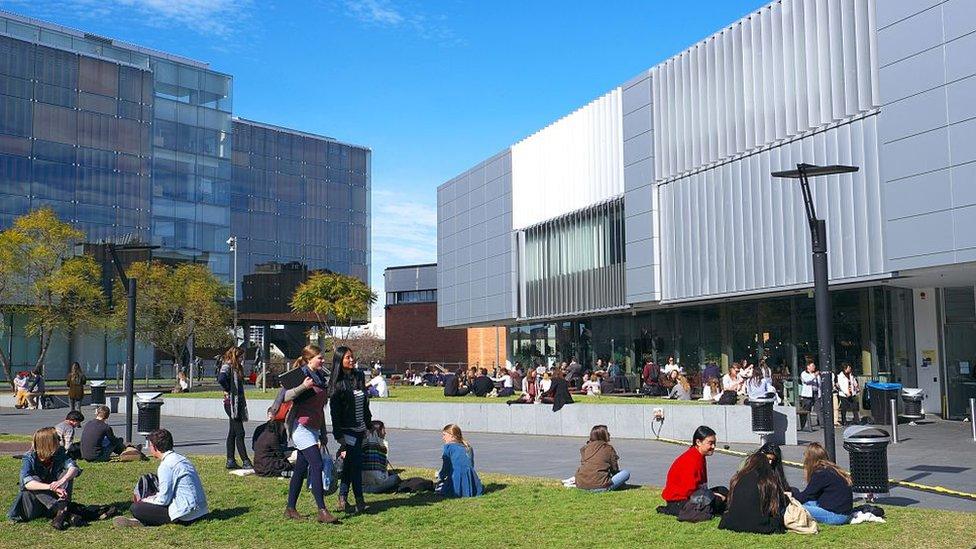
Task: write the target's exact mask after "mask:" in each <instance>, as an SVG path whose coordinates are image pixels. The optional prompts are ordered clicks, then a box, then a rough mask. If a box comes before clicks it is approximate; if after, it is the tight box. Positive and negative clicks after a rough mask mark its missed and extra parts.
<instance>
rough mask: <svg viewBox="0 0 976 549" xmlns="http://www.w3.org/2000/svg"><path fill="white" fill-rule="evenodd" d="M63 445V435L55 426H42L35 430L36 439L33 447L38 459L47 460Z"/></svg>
mask: <svg viewBox="0 0 976 549" xmlns="http://www.w3.org/2000/svg"><path fill="white" fill-rule="evenodd" d="M60 447H61V437H60V436H59V435H58V432H57V431H56V430H54V427H41V428H40V429H38V430H36V431H34V441H33V444H32V445H31V448H32V449H33V450H34V453H35V454H37V459H39V460H41V461H47V460H49V459H51V457H52V456H54V453H55V452H57V451H58V448H60Z"/></svg>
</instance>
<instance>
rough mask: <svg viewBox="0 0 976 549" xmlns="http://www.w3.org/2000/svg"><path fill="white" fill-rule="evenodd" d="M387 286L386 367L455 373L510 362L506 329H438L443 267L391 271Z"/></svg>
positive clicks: (428, 266)
mask: <svg viewBox="0 0 976 549" xmlns="http://www.w3.org/2000/svg"><path fill="white" fill-rule="evenodd" d="M383 278H384V284H385V286H386V306H385V310H386V365H387V366H388V367H390V368H392V369H394V370H396V371H403V370H404V369H406V368H407V367H408V365H409V364H410V363H438V364H441V365H443V366H446V367H449V368H452V369H453V368H456V367H457V366H459V365H462V364H464V365H468V364H472V365H479V366H483V367H486V368H492V367H493V366H494V365H495V364H496V363H497V362H501V363H503V362H504V361H505V349H506V344H505V341H506V340H505V335H506V331H505V329H504V328H468V329H464V328H462V329H449V328H438V327H437V265H436V264H433V263H431V264H427V265H405V266H401V267H390V268H388V269H386V271H385V272H384V273H383ZM417 366H419V364H417Z"/></svg>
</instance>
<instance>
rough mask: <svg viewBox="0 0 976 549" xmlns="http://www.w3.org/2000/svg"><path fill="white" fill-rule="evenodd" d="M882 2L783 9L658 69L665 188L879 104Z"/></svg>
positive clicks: (657, 117)
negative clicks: (877, 17)
mask: <svg viewBox="0 0 976 549" xmlns="http://www.w3.org/2000/svg"><path fill="white" fill-rule="evenodd" d="M874 9H875V0H837V1H832V2H827V1H826V0H781V1H780V2H774V3H772V4H770V5H768V6H766V7H764V8H761V9H760V10H759V11H757V12H755V13H753V14H752V15H750V16H748V17H745V18H743V19H741V20H739V21H738V22H736V23H734V24H733V25H732V26H730V27H728V28H726V29H724V30H722V31H721V32H719V33H717V34H715V35H713V36H711V37H709V38H707V39H705V40H703V41H702V42H700V43H698V44H696V45H695V46H693V47H692V48H689V49H688V50H685V51H684V52H682V53H680V54H678V55H677V56H675V57H673V58H671V59H668V60H667V61H665V62H664V63H662V64H660V65H658V66H656V67H654V68H653V69H651V73H652V78H653V79H654V129H655V153H656V154H655V176H656V177H657V180H658V181H665V180H669V179H672V178H675V177H678V176H681V175H682V174H687V173H689V172H691V171H694V170H698V169H701V168H703V167H707V166H709V165H712V164H714V163H716V162H722V161H725V160H728V159H729V158H732V157H735V156H737V155H741V154H744V153H749V152H751V151H755V150H757V149H759V148H762V147H767V146H769V145H771V144H773V143H775V142H777V141H781V140H783V139H789V138H792V137H795V136H798V135H801V134H804V133H806V132H809V131H811V130H814V129H816V128H819V127H821V126H824V125H826V124H831V123H835V122H838V121H841V120H844V119H847V118H849V117H852V116H855V115H857V114H859V113H862V112H865V111H869V110H871V109H873V108H875V107H877V106H878V105H879V104H880V99H879V97H878V95H879V94H878V84H877V80H878V78H877V72H878V68H877V67H878V65H877V60H878V56H877V52H876V51H875V50H876V46H875V43H876V39H875V34H876V31H875V22H874V17H873V13H874Z"/></svg>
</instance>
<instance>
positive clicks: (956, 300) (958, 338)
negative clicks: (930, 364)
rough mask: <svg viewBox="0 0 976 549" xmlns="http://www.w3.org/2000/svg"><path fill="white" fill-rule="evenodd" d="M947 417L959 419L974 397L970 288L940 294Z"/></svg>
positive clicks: (974, 310)
mask: <svg viewBox="0 0 976 549" xmlns="http://www.w3.org/2000/svg"><path fill="white" fill-rule="evenodd" d="M942 304H943V311H944V319H945V322H944V330H945V332H944V333H945V356H946V362H945V380H946V381H945V383H946V400H947V401H948V402H947V403H948V416H949V418H950V419H963V418H965V417H966V416H967V414H968V413H969V399H970V398H974V397H976V295H974V292H973V288H972V287H963V288H945V289H944V290H943V291H942Z"/></svg>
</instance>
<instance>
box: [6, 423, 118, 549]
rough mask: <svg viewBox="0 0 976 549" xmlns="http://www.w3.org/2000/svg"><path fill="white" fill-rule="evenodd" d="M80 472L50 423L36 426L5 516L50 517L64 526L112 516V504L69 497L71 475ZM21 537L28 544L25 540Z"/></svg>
mask: <svg viewBox="0 0 976 549" xmlns="http://www.w3.org/2000/svg"><path fill="white" fill-rule="evenodd" d="M80 474H81V469H79V468H78V466H77V465H75V462H74V460H73V459H71V458H70V457H69V456H68V453H67V452H65V450H64V447H63V446H61V439H60V438H59V437H58V433H57V431H55V430H54V427H44V428H41V429H38V430H37V431H35V432H34V439H33V443H32V445H31V449H30V451H29V452H27V453H26V454H24V457H23V459H22V460H21V466H20V492H18V494H17V497H16V498H15V499H14V503H13V505H11V506H10V510H9V511H7V518H8V519H10V520H12V521H14V522H27V521H30V520H34V519H36V518H42V517H43V518H51V519H52V520H51V526H52V527H54V529H56V530H64V529H66V528H68V526H84V525H85V524H87V522H88V521H90V520H102V519H106V518H109V517H112V516H114V515H115V513H116V510H115V508H114V507H111V506H107V505H105V506H100V507H88V506H84V505H78V504H77V503H75V502H73V501H71V496H72V487H73V485H74V479H75V478H76V477H77V476H78V475H80ZM24 541H25V543H26V544H28V545H29V543H28V540H24Z"/></svg>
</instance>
